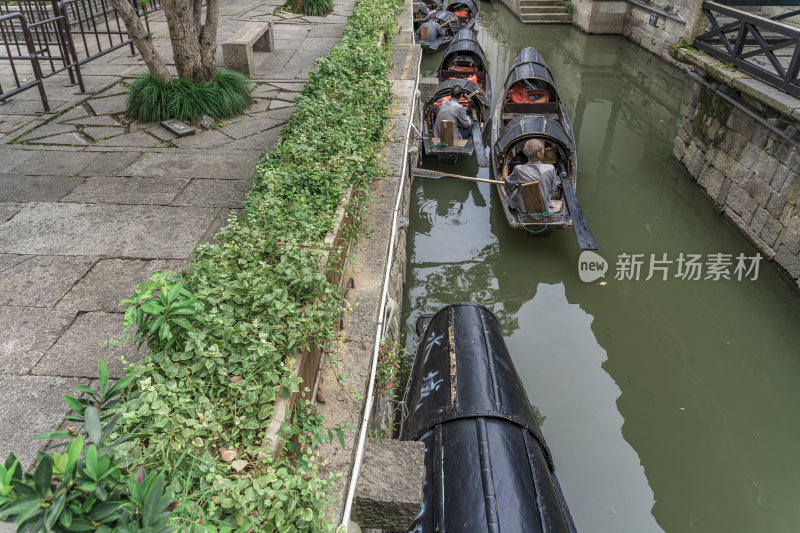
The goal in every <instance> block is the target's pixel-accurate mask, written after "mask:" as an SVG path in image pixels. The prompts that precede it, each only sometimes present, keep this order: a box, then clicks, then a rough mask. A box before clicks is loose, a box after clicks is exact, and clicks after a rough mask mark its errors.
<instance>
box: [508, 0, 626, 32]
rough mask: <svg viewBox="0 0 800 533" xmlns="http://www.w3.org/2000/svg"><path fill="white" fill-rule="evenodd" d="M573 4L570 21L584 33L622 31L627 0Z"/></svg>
mask: <svg viewBox="0 0 800 533" xmlns="http://www.w3.org/2000/svg"><path fill="white" fill-rule="evenodd" d="M504 1H505V0H504ZM573 5H574V11H573V15H572V23H573V24H574V25H576V26H578V27H579V28H580V29H582V30H583V31H585V32H586V33H608V34H620V33H622V30H623V26H624V23H625V14H626V13H627V11H628V1H627V0H575V2H574V4H573Z"/></svg>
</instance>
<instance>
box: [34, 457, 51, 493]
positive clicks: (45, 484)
mask: <svg viewBox="0 0 800 533" xmlns="http://www.w3.org/2000/svg"><path fill="white" fill-rule="evenodd" d="M52 477H53V460H52V459H51V457H50V456H49V455H42V456H41V460H40V461H39V464H38V465H36V471H35V472H34V473H33V479H34V482H35V487H36V492H38V493H39V495H40V496H43V497H47V496H50V494H52V492H53V488H52V487H51V486H50V480H51V478H52Z"/></svg>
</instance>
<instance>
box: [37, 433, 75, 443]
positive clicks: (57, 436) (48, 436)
mask: <svg viewBox="0 0 800 533" xmlns="http://www.w3.org/2000/svg"><path fill="white" fill-rule="evenodd" d="M73 436H74V435H72V434H71V433H69V432H68V431H48V432H47V433H40V434H39V435H36V436H35V437H31V439H30V440H31V441H35V440H62V439H71V438H72V437H73Z"/></svg>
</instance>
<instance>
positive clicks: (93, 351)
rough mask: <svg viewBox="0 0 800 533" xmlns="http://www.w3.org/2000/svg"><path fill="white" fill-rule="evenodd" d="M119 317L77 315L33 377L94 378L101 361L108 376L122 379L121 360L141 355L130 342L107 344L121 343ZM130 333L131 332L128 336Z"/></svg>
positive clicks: (116, 315) (121, 330) (134, 359)
mask: <svg viewBox="0 0 800 533" xmlns="http://www.w3.org/2000/svg"><path fill="white" fill-rule="evenodd" d="M123 333H125V332H124V330H123V329H122V314H120V313H85V314H82V315H79V316H78V318H76V319H75V322H73V324H72V325H71V326H70V328H69V329H68V330H67V331H66V332H65V333H64V334H63V335H62V336H61V337H60V338H59V339H58V341H57V342H56V343H55V344H54V345H53V346H52V348H50V349H49V350H47V352H46V353H45V354H44V357H42V360H41V361H39V363H38V364H37V365H36V366H35V367H34V369H33V373H34V374H36V375H40V376H66V377H86V378H93V377H97V361H98V359H103V361H104V362H105V363H106V365H107V366H108V375H109V376H113V377H115V378H120V377H122V376H124V375H125V370H124V366H123V363H122V360H121V358H122V357H124V358H125V360H126V361H127V362H129V363H130V362H134V361H137V360H139V358H140V357H141V354H138V353H137V352H136V346H135V345H134V344H132V343H131V342H125V343H122V344H117V343H108V342H107V341H109V340H113V339H116V340H120V339H121V337H122V335H123ZM129 333H130V332H129Z"/></svg>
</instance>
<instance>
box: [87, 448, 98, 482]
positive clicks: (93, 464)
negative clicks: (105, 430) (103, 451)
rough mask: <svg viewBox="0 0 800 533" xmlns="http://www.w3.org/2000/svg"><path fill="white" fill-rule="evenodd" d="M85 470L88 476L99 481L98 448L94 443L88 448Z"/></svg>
mask: <svg viewBox="0 0 800 533" xmlns="http://www.w3.org/2000/svg"><path fill="white" fill-rule="evenodd" d="M84 470H85V472H86V475H87V476H89V477H90V478H91V479H93V480H95V481H97V476H98V473H97V448H95V447H94V445H93V444H92V445H90V446H89V447H88V448H86V468H85V469H84ZM92 490H94V489H92Z"/></svg>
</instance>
